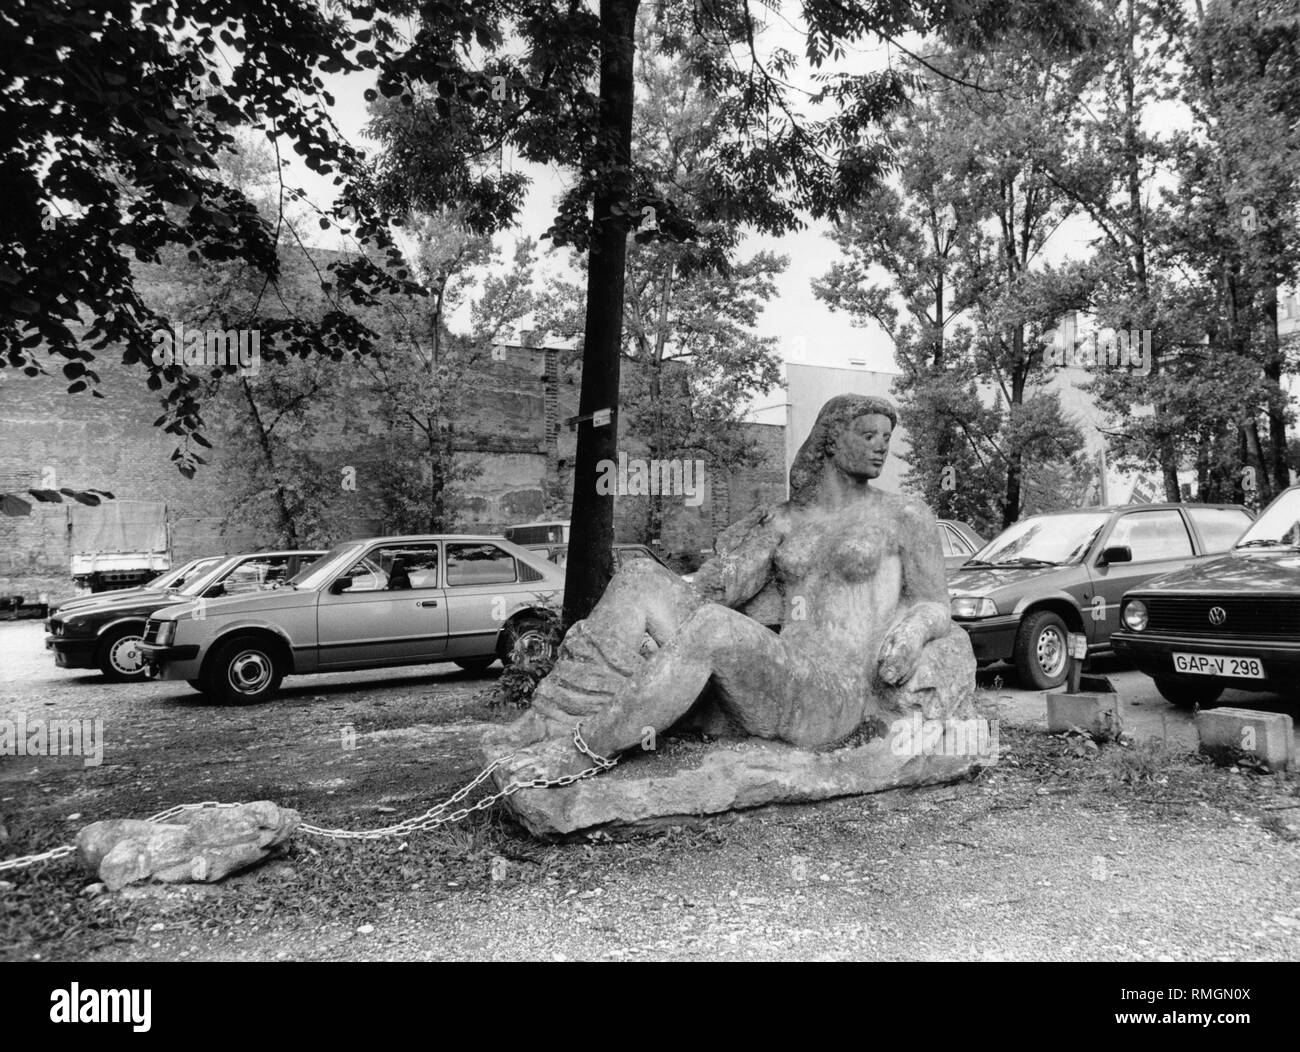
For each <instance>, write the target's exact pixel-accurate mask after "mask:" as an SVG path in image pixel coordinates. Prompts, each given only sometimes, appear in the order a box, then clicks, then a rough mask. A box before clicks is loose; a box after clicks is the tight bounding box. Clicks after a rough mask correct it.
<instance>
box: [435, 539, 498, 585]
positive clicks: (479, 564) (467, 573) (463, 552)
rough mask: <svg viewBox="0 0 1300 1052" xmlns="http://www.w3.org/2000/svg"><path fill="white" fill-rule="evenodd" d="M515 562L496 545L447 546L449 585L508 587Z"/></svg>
mask: <svg viewBox="0 0 1300 1052" xmlns="http://www.w3.org/2000/svg"><path fill="white" fill-rule="evenodd" d="M514 579H515V559H514V556H512V555H510V554H509V553H508V552H505V551H502V550H501V549H500V548H498V547H497V546H496V545H495V544H449V545H447V584H448V585H457V584H508V583H510V582H512V581H514Z"/></svg>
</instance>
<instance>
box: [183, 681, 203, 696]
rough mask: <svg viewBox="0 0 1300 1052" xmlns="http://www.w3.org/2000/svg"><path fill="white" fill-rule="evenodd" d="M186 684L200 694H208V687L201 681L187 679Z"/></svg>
mask: <svg viewBox="0 0 1300 1052" xmlns="http://www.w3.org/2000/svg"><path fill="white" fill-rule="evenodd" d="M185 682H186V683H188V684H189V685H190V686H191V687H192V688H193V689H194V690H196V691H198V692H199V693H200V694H206V693H207V692H208V685H207V684H206V683H204V682H203V680H201V679H187V680H186V681H185Z"/></svg>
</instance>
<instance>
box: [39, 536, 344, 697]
mask: <svg viewBox="0 0 1300 1052" xmlns="http://www.w3.org/2000/svg"><path fill="white" fill-rule="evenodd" d="M323 554H324V552H319V551H285V552H256V553H252V554H247V555H231V556H228V557H226V558H225V559H222V560H220V561H219V563H218V564H217V565H216V566H214V567H213V568H212V569H211V570H209V572H208V573H206V574H203V575H201V576H199V577H197V578H192V579H191V580H190V583H189V584H186V585H185V586H183V587H182V588H179V589H176V588H172V589H169V590H166V591H162V592H152V591H150V592H142V593H140V594H138V595H135V596H128V597H126V598H125V599H118V598H116V597H115V595H114V593H112V592H110V593H108V594H107V595H105V596H104V597H103V601H102V602H99V603H93V604H89V605H78V606H75V607H72V608H71V609H69V610H68V611H67V612H66V613H65V612H63V611H60V612H59V613H57V614H54V615H51V617H50V619H49V620H48V621H46V622H45V628H46V631H47V632H48V633H49V634H48V635H47V636H46V637H45V648H46V649H47V650H52V651H54V663H55V664H56V665H57V666H58V667H59V668H97V669H99V670H100V671H101V672H102V673H103V674H104V675H105V676H107V677H108V678H109V679H111V680H117V681H125V680H139V679H144V678H145V676H146V675H147V674H148V670H147V669H146V667H145V664H144V655H143V654H142V653H141V650H140V643H141V639H142V637H143V635H144V626H145V622H146V621H147V620H148V619H149V615H150V614H153V613H154V612H156V611H158V610H161V609H162V608H163V607H166V606H174V605H175V604H177V603H184V602H188V601H191V600H193V599H213V598H216V597H218V596H225V595H239V594H242V593H244V592H252V591H261V590H264V589H267V588H276V587H278V586H279V585H281V584H283V583H285V582H287V581H288V580H289V578H291V577H293V576H294V574H296V573H297V572H298V571H299V570H301V569H302V568H303V567H305V566H308V565H310V564H311V562H312V561H313V560H315V559H317V558H319V557H320V556H321V555H323Z"/></svg>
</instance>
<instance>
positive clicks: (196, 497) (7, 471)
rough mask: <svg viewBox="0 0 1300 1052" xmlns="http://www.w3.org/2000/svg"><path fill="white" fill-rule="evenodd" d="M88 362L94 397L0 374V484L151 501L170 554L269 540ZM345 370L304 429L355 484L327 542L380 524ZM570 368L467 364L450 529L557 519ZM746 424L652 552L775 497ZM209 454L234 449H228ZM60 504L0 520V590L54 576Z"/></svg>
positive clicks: (573, 393) (631, 527)
mask: <svg viewBox="0 0 1300 1052" xmlns="http://www.w3.org/2000/svg"><path fill="white" fill-rule="evenodd" d="M97 368H98V370H99V372H100V375H101V377H102V384H101V390H102V391H103V393H104V395H105V397H104V398H92V397H90V396H89V394H88V393H85V392H83V393H82V394H79V395H70V394H68V393H67V391H66V389H65V388H66V385H65V383H64V381H63V380H62V378H61V377H36V378H28V377H25V376H22V375H19V374H17V373H15V372H13V371H12V370H3V371H0V491H13V490H26V489H30V488H33V487H42V486H47V487H50V488H57V487H58V486H69V487H72V488H74V489H86V488H93V489H103V490H108V491H111V492H112V493H113V494H115V496H117V497H118V498H120V499H130V500H152V501H162V502H164V503H165V504H166V509H167V522H168V526H169V533H170V540H171V546H172V552H171V554H172V559H173V562H178V561H183V560H185V559H189V558H192V557H194V556H197V555H203V554H218V553H226V552H234V551H246V550H249V549H253V548H257V547H262V546H265V545H267V544H269V543H272V540H273V539H271V538H264V537H259V536H257V535H256V534H255V533H253V532H252V531H250V530H248V529H247V528H243V527H240V526H239V525H238V524H236V525H235V526H234V527H233V528H228V529H226V530H225V531H224V532H223V529H222V522H223V519H224V518H225V507H224V502H223V500H222V496H221V493H220V491H219V489H218V488H217V481H216V480H217V473H216V472H215V471H214V470H213V469H212V466H209V467H207V468H200V470H199V472H198V474H197V475H196V477H195V478H194V479H193V480H187V479H185V478H184V477H183V476H182V475H181V474H180V473H179V472H177V471H176V469H175V467H174V466H173V465H172V462H171V460H170V459H169V457H170V453H171V451H172V449H173V447H174V445H175V439H174V436H172V435H166V434H163V433H162V432H161V431H159V430H158V429H156V428H154V427H152V426H151V425H152V421H153V420H154V419H155V418H156V417H157V416H158V414H159V413H160V412H161V409H160V406H159V403H158V401H157V399H156V396H155V395H154V394H153V393H151V392H149V391H148V390H147V388H146V387H145V386H144V382H143V379H142V373H141V370H139V369H137V368H134V367H128V366H123V365H120V364H116V363H115V362H114V361H113V358H112V356H111V355H109V356H106V357H105V358H103V359H101V361H100V362H99V363H98V365H97ZM267 368H268V366H267V365H265V364H264V366H263V369H264V370H265V369H267ZM346 375H348V376H349V377H354V378H349V379H348V380H347V381H346V384H345V386H347V387H348V388H349V389H348V390H347V391H346V393H345V396H344V397H339V396H338V395H337V394H336V395H335V396H333V397H332V398H331V399H330V400H329V402H328V404H327V405H325V406H323V407H322V412H321V413H319V414H318V416H319V421H318V425H317V429H316V431H314V432H313V435H312V447H313V449H314V450H315V451H316V452H317V453H319V454H320V455H321V456H322V459H323V460H324V462H325V465H326V468H325V470H326V471H328V472H334V473H338V472H341V471H342V469H343V468H344V467H346V466H349V465H352V466H361V467H362V468H363V470H361V471H359V477H360V479H361V482H362V484H361V485H359V486H358V489H357V491H355V492H344V491H342V490H341V489H340V491H339V494H338V496H337V498H335V499H334V500H333V503H332V506H331V508H330V517H329V523H330V533H331V536H332V537H333V538H334V539H338V540H342V539H346V538H349V537H357V536H366V535H368V534H373V533H375V532H377V531H378V530H379V529H380V522H379V519H378V517H377V514H376V508H375V507H374V505H373V503H372V502H371V501H370V500H369V499H368V498H367V495H366V489H365V486H364V478H365V475H364V465H366V464H371V463H373V462H374V460H375V458H376V457H377V456H379V455H380V454H379V453H378V452H377V451H378V449H379V443H380V442H381V440H382V439H383V435H384V431H383V426H382V423H381V422H380V421H381V418H380V414H378V413H377V412H376V409H377V401H376V397H375V395H374V393H373V392H372V391H370V390H368V388H367V386H366V384H365V381H364V377H363V376H362V374H361V373H359V372H358V373H355V374H346ZM580 376H581V369H580V361H579V358H578V353H577V352H576V351H573V350H549V351H548V350H545V349H533V348H510V349H509V351H508V353H507V355H506V358H505V360H504V361H492V362H490V363H489V362H485V363H483V365H481V366H480V367H479V368H478V370H477V372H476V374H475V376H474V377H473V378H472V380H471V382H470V383H468V384H467V390H466V393H465V396H464V398H463V401H462V403H461V405H460V406H459V407H458V410H459V413H458V419H457V432H456V438H457V446H458V453H457V456H458V458H459V459H461V460H462V461H464V462H468V463H472V464H475V465H476V466H478V468H479V469H480V470H479V474H478V476H477V477H476V478H475V479H473V480H472V481H470V482H468V483H467V484H466V485H465V486H464V487H463V489H464V498H465V499H464V503H463V506H462V508H461V510H460V514H459V516H458V521H457V527H458V528H461V529H466V530H470V529H472V530H475V531H481V530H494V531H495V530H500V529H501V528H503V527H505V526H507V525H509V524H510V523H515V522H521V521H527V520H529V519H535V518H552V517H554V518H567V517H568V508H569V500H570V494H571V490H572V470H573V457H574V452H575V446H576V432H575V431H573V430H571V429H570V428H569V427H568V426H567V425H566V424H565V421H566V420H567V419H569V418H571V417H574V416H576V415H577V411H578V410H577V405H578V387H579V382H580ZM214 412H215V408H214ZM746 428H747V430H748V431H749V433H750V435H751V436H752V437H754V438H756V439H757V440H758V443H759V446H760V448H761V449H762V450H763V451H764V454H765V460H764V462H763V464H762V465H760V466H759V467H758V468H753V469H746V470H742V471H738V472H734V473H732V474H730V475H729V476H727V477H726V478H724V479H715V478H713V477H712V474H710V477H709V485H708V487H707V488H706V499H705V501H704V502H703V504H702V505H701V506H700V507H698V508H690V507H686V506H685V505H684V504H683V503H682V502H681V501H680V500H679V501H676V502H672V503H670V505H669V507H668V514H667V520H666V522H665V525H664V530H663V536H662V537H661V538H660V540H661V542H662V544H663V547H664V550H666V551H669V552H674V551H686V550H700V549H708V548H710V547H711V546H712V543H713V538H714V536H715V535H716V534H717V532H718V531H719V530H720V529H722V528H725V526H726V525H728V524H730V523H731V522H733V521H735V519H737V518H739V517H741V516H743V515H744V514H745V513H747V512H748V511H749V510H750V509H752V508H753V507H755V506H756V505H758V504H765V503H772V502H775V501H779V500H782V499H784V496H785V467H784V454H783V450H784V441H783V437H782V434H783V430H784V429H783V428H781V427H779V426H773V425H765V424H749V425H746ZM217 455H218V456H240V455H244V454H243V452H242V450H241V448H240V447H238V445H237V444H234V445H231V447H230V448H225V449H219V450H218V451H217ZM247 455H249V456H254V455H255V453H253V452H252V451H250V452H248V454H247ZM641 503H642V502H640V501H639V500H638V499H637V498H634V497H627V498H620V499H618V500H617V501H616V512H615V514H616V528H617V536H618V537H619V539H620V540H627V541H634V540H647V539H648V538H645V537H644V536H643V534H644V510H643V507H640V506H639V505H641ZM66 509H67V506H66V505H58V504H55V505H36V506H34V508H33V513H32V515H31V517H30V518H26V517H8V516H0V591H4V592H11V591H21V590H24V589H26V590H28V591H31V590H33V589H34V588H35V585H34V584H33V582H34V581H36V580H37V579H38V578H39V579H40V580H41V581H45V582H47V583H46V585H45V586H44V587H42V588H41V590H45V587H48V582H49V581H51V580H56V581H57V580H59V579H65V580H66V576H67V574H68V569H69V564H70V558H71V550H70V547H69V544H68V538H67V510H66ZM65 591H66V589H65Z"/></svg>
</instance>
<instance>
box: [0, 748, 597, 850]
mask: <svg viewBox="0 0 1300 1052" xmlns="http://www.w3.org/2000/svg"><path fill="white" fill-rule="evenodd" d="M573 744H574V747H575V748H577V750H578V751H579V752H580V753H582V754H583V755H584V756H586V757H587V758H588V759H590V760H592V761H594V763H593V765H592V766H591V767H588V768H587V769H586V770H584V771H580V772H579V773H577V774H565V775H561V776H560V777H558V778H530V779H527V780H526V781H522V782H521V781H512V782H511V783H510V784H509V785H507V786H506V787H505V788H504V789H502V790H501V791H500V792H497V793H492V794H491V795H490V796H485V797H483V798H482V799H481V800H477V801H475V802H474V803H473V804H470V805H469V806H468V807H462V808H459V809H457V810H455V811H452V812H451V813H450V814H445V813H444V812H445V811H446V810H447V808H449V807H451V805H452V804H458V803H460V802H461V801H462V800H464V799H465V797H467V796H469V794H470V793H472V792H473V791H474V790H475V789H477V788H478V787H479V786H480V785H482V784H483V783H484V782H485V781H487V780H488V778H489V777H491V775H492V772H493V771H495V770H496V769H497V768H498V767H500V766H501V765H502V764H505V763H508V762H509V761H510V760H513V759H514V758H515V756H516V755H518V754H517V753H511V754H510V755H508V756H503V757H501V758H499V759H496V760H493V761H492V762H491V763H490V764H488V765H487V766H486V767H485V768H483V770H482V771H480V772H479V773H478V774H477V775H475V776H474V779H473V781H471V782H469V784H467V785H465V786H462V787H461V788H460V789H458V790H456V792H455V793H453V794H452V795H451V796H449V797H448V798H447V799H446V800H444V801H443V802H442V803H440V804H437V805H435V806H433V807H431V808H429V810H427V811H425V812H424V814H422V815H416V816H415V817H414V818H407V819H403V820H402V821H401V822H396V823H394V824H393V825H390V826H382V827H380V828H378V829H356V830H353V829H325V828H323V827H321V826H314V825H309V824H307V823H306V822H304V823H302V824H301V825H300V826H298V830H297V831H298V832H300V833H304V834H306V835H307V836H316V837H324V838H326V839H328V840H386V839H390V838H393V837H404V836H410V835H411V834H412V833H419V832H422V831H424V830H426V829H435V828H437V827H438V826H441V825H448V824H450V823H452V822H459V821H461V820H462V819H464V818H466V817H468V816H469V815H472V814H473V813H474V812H475V811H486V810H487V809H488V808H489V807H491V806H492V805H493V804H495V803H496V802H497V801H498V800H504V799H505V798H506V797H508V796H513V795H514V794H515V793H517V792H519V790H521V789H552V788H561V787H563V786H566V785H572V784H573V783H574V782H580V781H582V780H583V779H585V778H590V777H591V776H592V775H595V774H600V772H601V771H607V770H609V769H610V768H611V767H614V766H616V765H617V764H618V760H617V759H613V760H610V759H606V758H605V757H604V756H598V755H597V754H596V753H594V752H592V751H591V748H590V746H588V745H587V743H586V741H585V740H584V739H583V737H582V724H581V723H579V724H578V725H577V726H576V727H575V728H574V729H573ZM239 806H240V805H239V804H237V803H234V804H223V803H221V802H220V801H218V800H204V801H203V802H202V803H197V804H177V805H176V806H175V807H169V808H168V809H167V810H166V811H159V812H158V813H157V814H156V815H154V816H153V817H151V818H149V819H147V821H149V822H165V821H167V819H169V818H175V817H176V816H177V815H179V814H184V813H185V812H186V811H199V810H203V809H205V808H218V807H222V808H224V807H239ZM76 850H77V849H76V848H75V847H74V846H73V845H71V844H64V845H62V846H60V847H56V848H51V849H50V850H49V851H43V852H41V853H40V854H38V855H22V856H20V857H18V858H11V859H7V860H5V861H3V862H0V873H5V872H8V871H9V870H15V869H23V868H25V867H27V866H34V865H36V864H37V863H40V862H56V861H58V860H59V859H64V858H67V857H68V856H69V855H71V854H73V853H75V852H76Z"/></svg>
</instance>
